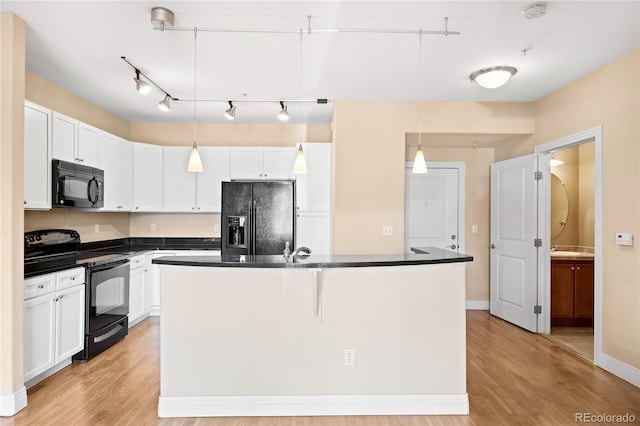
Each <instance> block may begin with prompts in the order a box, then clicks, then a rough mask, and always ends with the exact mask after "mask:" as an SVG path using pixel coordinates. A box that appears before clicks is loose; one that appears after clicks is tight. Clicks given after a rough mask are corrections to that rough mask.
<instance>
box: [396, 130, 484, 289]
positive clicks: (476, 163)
mask: <svg viewBox="0 0 640 426" xmlns="http://www.w3.org/2000/svg"><path fill="white" fill-rule="evenodd" d="M430 139H431V140H430V141H429V143H436V144H437V143H438V142H437V137H430ZM433 139H436V140H435V141H434V140H433ZM422 140H423V141H425V140H426V138H425V137H423V138H422ZM417 144H418V142H417V137H416V135H410V137H408V138H407V148H406V152H405V161H413V159H414V157H415V153H416V147H417ZM423 150H424V154H425V157H426V159H427V161H429V162H431V161H436V162H437V161H460V162H463V163H464V164H465V200H464V203H465V218H464V224H465V250H464V251H465V253H466V254H469V255H471V256H473V262H470V263H467V264H465V266H466V299H467V300H487V301H488V300H489V244H490V241H489V239H490V189H491V187H490V176H491V163H493V148H459V147H452V148H445V147H423ZM472 225H477V226H478V232H477V233H476V234H474V233H472V232H471V226H472Z"/></svg>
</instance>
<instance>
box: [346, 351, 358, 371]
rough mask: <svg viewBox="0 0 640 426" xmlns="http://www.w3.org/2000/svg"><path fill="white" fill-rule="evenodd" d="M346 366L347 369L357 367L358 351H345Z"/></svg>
mask: <svg viewBox="0 0 640 426" xmlns="http://www.w3.org/2000/svg"><path fill="white" fill-rule="evenodd" d="M344 365H345V366H346V367H353V366H354V365H356V350H355V349H345V350H344Z"/></svg>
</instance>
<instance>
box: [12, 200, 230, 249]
mask: <svg viewBox="0 0 640 426" xmlns="http://www.w3.org/2000/svg"><path fill="white" fill-rule="evenodd" d="M56 228H60V229H75V230H76V231H78V232H79V233H80V239H81V240H82V241H83V242H92V241H102V240H111V239H116V238H126V237H198V238H201V237H220V215H219V214H173V213H135V214H134V213H108V212H104V213H102V212H83V211H77V210H72V209H67V208H57V209H51V210H47V211H35V210H27V211H25V212H24V230H25V231H35V230H38V229H56Z"/></svg>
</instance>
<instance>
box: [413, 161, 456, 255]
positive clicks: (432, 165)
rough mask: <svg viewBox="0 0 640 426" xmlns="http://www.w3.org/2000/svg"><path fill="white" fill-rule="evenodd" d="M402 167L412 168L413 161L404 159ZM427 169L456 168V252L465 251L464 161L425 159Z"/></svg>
mask: <svg viewBox="0 0 640 426" xmlns="http://www.w3.org/2000/svg"><path fill="white" fill-rule="evenodd" d="M404 168H405V171H406V170H407V169H409V170H411V169H413V161H405V163H404ZM427 169H457V170H458V252H459V253H465V241H466V238H465V237H466V223H465V196H466V192H465V191H466V189H465V188H466V186H465V185H466V163H465V162H464V161H427ZM405 182H406V173H405ZM406 206H407V200H405V201H404V207H405V208H406ZM405 238H406V236H405ZM405 242H406V240H405ZM403 245H404V243H403Z"/></svg>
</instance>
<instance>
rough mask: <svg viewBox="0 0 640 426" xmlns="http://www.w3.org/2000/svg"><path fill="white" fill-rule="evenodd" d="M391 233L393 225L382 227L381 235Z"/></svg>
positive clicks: (390, 234) (388, 235) (387, 235)
mask: <svg viewBox="0 0 640 426" xmlns="http://www.w3.org/2000/svg"><path fill="white" fill-rule="evenodd" d="M392 235H393V226H388V225H385V226H383V227H382V236H384V237H390V236H392Z"/></svg>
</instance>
